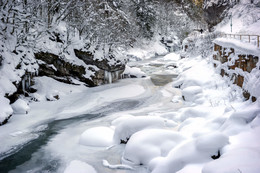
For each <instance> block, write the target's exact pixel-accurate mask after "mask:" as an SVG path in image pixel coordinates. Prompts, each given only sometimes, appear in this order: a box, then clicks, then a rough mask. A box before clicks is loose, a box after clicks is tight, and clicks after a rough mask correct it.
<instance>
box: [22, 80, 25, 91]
mask: <svg viewBox="0 0 260 173" xmlns="http://www.w3.org/2000/svg"><path fill="white" fill-rule="evenodd" d="M22 90H23V93H25V92H24V91H25V80H24V79H22Z"/></svg>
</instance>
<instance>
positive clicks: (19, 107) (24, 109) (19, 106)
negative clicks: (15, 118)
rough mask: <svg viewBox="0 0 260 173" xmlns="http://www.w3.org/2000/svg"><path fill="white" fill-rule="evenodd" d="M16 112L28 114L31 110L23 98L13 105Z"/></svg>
mask: <svg viewBox="0 0 260 173" xmlns="http://www.w3.org/2000/svg"><path fill="white" fill-rule="evenodd" d="M11 106H12V108H13V110H14V113H15V114H27V113H28V112H29V110H30V107H29V104H28V103H27V102H26V101H24V100H22V99H18V100H16V101H15V102H14V103H13V104H12V105H11Z"/></svg>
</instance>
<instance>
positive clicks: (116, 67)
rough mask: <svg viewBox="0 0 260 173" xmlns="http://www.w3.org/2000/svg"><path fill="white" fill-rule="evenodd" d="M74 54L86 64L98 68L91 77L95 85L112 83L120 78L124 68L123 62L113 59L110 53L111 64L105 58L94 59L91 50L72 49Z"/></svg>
mask: <svg viewBox="0 0 260 173" xmlns="http://www.w3.org/2000/svg"><path fill="white" fill-rule="evenodd" d="M74 52H75V55H76V56H77V57H78V58H79V59H81V60H82V61H83V62H84V63H85V64H87V65H94V66H96V67H98V68H99V69H100V70H98V71H96V72H95V76H94V77H92V80H93V83H94V85H95V86H97V85H102V84H107V83H112V82H115V81H117V80H118V79H120V78H121V75H122V74H123V72H124V70H125V64H124V63H123V62H121V61H119V60H115V57H114V56H113V55H112V54H111V55H109V58H110V59H111V60H112V59H114V62H116V63H115V64H113V65H110V64H109V61H108V60H107V59H104V60H102V61H99V60H94V55H93V54H92V52H84V51H81V50H77V49H74Z"/></svg>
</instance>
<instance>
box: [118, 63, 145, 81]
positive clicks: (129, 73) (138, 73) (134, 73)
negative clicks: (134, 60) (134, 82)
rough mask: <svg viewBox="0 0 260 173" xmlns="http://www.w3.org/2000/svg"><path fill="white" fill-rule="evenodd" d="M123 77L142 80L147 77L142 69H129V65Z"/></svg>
mask: <svg viewBox="0 0 260 173" xmlns="http://www.w3.org/2000/svg"><path fill="white" fill-rule="evenodd" d="M123 75H124V77H131V78H142V77H145V76H146V74H145V73H144V72H143V71H142V70H141V69H139V68H137V67H129V66H128V65H126V68H125V71H124V72H123Z"/></svg>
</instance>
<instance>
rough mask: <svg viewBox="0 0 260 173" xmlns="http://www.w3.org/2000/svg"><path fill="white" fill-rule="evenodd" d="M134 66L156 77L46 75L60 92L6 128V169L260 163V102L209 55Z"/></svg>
mask: <svg viewBox="0 0 260 173" xmlns="http://www.w3.org/2000/svg"><path fill="white" fill-rule="evenodd" d="M128 65H129V66H130V67H135V68H139V69H141V70H142V71H143V72H145V74H146V76H147V77H145V78H129V79H122V80H120V81H118V82H116V83H112V84H107V85H102V86H99V87H95V88H86V87H84V86H81V85H79V86H71V85H68V84H62V83H60V82H57V81H55V80H53V79H51V78H47V77H38V78H37V79H36V84H35V85H36V86H37V89H38V94H39V95H41V94H43V93H47V92H48V91H57V92H59V95H60V96H61V97H60V99H59V100H57V101H54V102H47V101H45V102H31V103H30V107H31V110H30V112H29V113H28V114H21V115H16V116H14V117H12V119H10V122H9V123H8V124H6V125H5V126H2V127H1V131H4V132H5V133H1V134H0V141H1V147H0V172H11V173H21V172H30V173H31V172H32V173H36V172H61V173H62V172H66V173H69V172H71V173H72V172H88V173H92V172H93V173H94V172H97V173H147V172H153V173H173V172H178V173H185V172H186V173H188V172H193V173H196V172H203V173H213V172H216V173H220V172H225V171H229V172H231V171H238V172H239V171H241V172H243V173H244V171H245V172H247V171H248V170H249V172H257V170H260V166H259V164H257V163H260V156H259V155H256V154H255V151H257V152H259V143H260V141H259V138H257V137H256V136H257V134H259V132H260V126H259V124H260V123H259V122H260V118H259V116H258V115H259V112H260V109H259V103H258V102H256V103H254V104H252V103H249V102H244V101H243V99H242V96H241V93H240V91H239V90H233V89H232V87H230V86H228V84H227V83H226V82H225V81H224V79H222V78H221V77H220V75H218V74H217V73H216V72H215V71H214V68H212V64H211V63H210V59H202V58H201V57H194V58H190V59H180V56H179V55H178V54H175V53H170V54H168V55H166V56H158V57H153V58H150V59H145V60H143V61H139V62H130V63H129V64H128ZM245 108H247V109H245ZM248 114H250V115H251V116H245V115H248ZM241 138H246V139H248V140H241ZM125 143H126V144H125ZM241 146H242V147H241ZM234 158H240V159H234ZM241 163H243V165H242V164H241ZM225 164H229V167H227V166H224V165H225Z"/></svg>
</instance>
